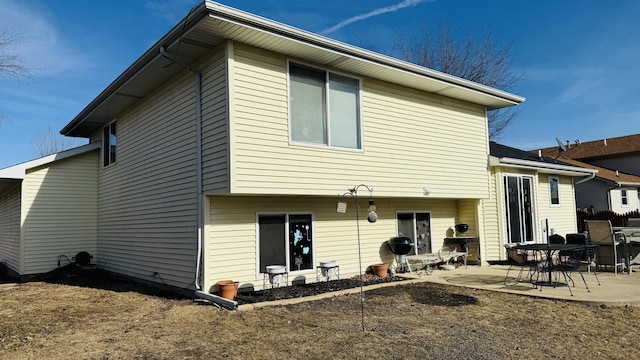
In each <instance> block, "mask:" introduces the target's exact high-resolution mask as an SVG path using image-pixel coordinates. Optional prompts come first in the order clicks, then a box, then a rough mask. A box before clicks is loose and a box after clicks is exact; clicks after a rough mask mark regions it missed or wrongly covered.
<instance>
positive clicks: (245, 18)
mask: <svg viewBox="0 0 640 360" xmlns="http://www.w3.org/2000/svg"><path fill="white" fill-rule="evenodd" d="M206 6H207V8H208V9H209V10H210V11H211V12H212V15H211V16H213V17H215V18H217V19H219V20H221V21H228V22H233V23H236V24H240V25H242V26H245V27H247V26H248V27H253V28H258V29H261V30H262V31H267V32H271V33H273V34H276V35H280V36H284V37H286V38H290V39H293V40H298V41H300V42H302V43H306V44H314V45H316V46H318V47H320V48H322V49H324V50H326V51H334V52H337V53H340V54H342V55H347V56H352V57H354V58H358V59H360V60H364V61H370V62H373V63H376V64H379V65H383V66H389V67H392V68H395V69H402V70H404V71H407V72H409V73H413V74H417V75H421V76H425V77H428V78H431V79H434V80H438V81H442V82H444V83H447V84H451V85H453V86H458V87H461V88H465V89H467V90H471V91H474V92H479V93H482V94H485V95H487V96H491V97H495V98H497V99H502V100H503V101H504V102H505V105H504V106H509V105H517V104H520V103H522V102H524V100H525V98H524V97H521V96H518V95H515V94H512V93H509V92H506V91H502V90H499V89H496V88H493V87H490V86H486V85H483V84H480V83H476V82H473V81H469V80H466V79H463V78H459V77H457V76H453V75H449V74H446V73H443V72H440V71H437V70H433V69H429V68H426V67H423V66H420V65H416V64H413V63H410V62H407V61H403V60H400V59H397V58H394V57H391V56H387V55H383V54H380V53H377V52H374V51H370V50H366V49H362V48H359V47H356V46H352V45H349V44H346V43H343V42H340V41H337V40H333V39H330V38H328V37H325V36H322V35H318V34H314V33H312V32H309V31H305V30H301V29H298V28H295V27H293V26H289V25H286V24H282V23H279V22H277V21H273V20H269V19H266V18H263V17H261V16H257V15H254V14H251V13H248V12H245V11H242V10H238V9H235V8H232V7H228V6H225V5H223V4H220V3H216V2H213V1H206ZM507 104H509V105H507Z"/></svg>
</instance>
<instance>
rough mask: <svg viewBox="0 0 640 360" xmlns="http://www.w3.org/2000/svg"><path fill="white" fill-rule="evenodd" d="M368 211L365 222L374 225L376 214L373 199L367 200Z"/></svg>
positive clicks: (376, 218)
mask: <svg viewBox="0 0 640 360" xmlns="http://www.w3.org/2000/svg"><path fill="white" fill-rule="evenodd" d="M367 210H368V211H369V216H367V220H368V221H369V222H370V223H374V222H376V221H377V220H378V214H376V204H375V203H374V202H373V199H369V206H368V207H367Z"/></svg>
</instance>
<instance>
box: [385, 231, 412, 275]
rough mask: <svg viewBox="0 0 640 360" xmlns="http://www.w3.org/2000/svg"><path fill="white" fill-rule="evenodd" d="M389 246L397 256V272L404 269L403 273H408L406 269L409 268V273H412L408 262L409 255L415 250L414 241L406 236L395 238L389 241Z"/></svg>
mask: <svg viewBox="0 0 640 360" xmlns="http://www.w3.org/2000/svg"><path fill="white" fill-rule="evenodd" d="M387 244H389V249H390V250H391V252H392V253H393V254H394V255H395V256H396V264H398V265H397V267H396V270H400V269H402V271H403V272H404V271H407V269H406V268H405V267H409V271H411V267H410V266H409V262H408V261H407V254H409V253H410V252H411V250H413V240H412V239H411V238H408V237H406V236H394V237H392V238H391V239H389V240H388V241H387Z"/></svg>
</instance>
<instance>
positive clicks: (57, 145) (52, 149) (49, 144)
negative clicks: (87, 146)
mask: <svg viewBox="0 0 640 360" xmlns="http://www.w3.org/2000/svg"><path fill="white" fill-rule="evenodd" d="M80 142H81V141H80V140H77V139H75V140H73V139H70V138H67V137H64V136H62V135H60V134H59V133H57V132H56V131H54V130H53V128H52V127H51V125H49V126H48V127H47V129H46V130H43V131H39V132H37V133H36V134H35V135H34V137H33V148H34V149H35V150H36V152H37V153H38V155H40V156H47V155H51V154H55V153H57V152H60V151H63V150H67V149H70V148H72V147H75V146H78V145H79V143H80Z"/></svg>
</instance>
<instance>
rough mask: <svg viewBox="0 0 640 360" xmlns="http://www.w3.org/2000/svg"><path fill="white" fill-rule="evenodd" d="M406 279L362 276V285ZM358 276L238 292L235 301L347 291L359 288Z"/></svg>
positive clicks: (288, 297) (270, 299)
mask: <svg viewBox="0 0 640 360" xmlns="http://www.w3.org/2000/svg"><path fill="white" fill-rule="evenodd" d="M403 280H406V278H403V277H398V276H387V277H384V278H383V277H379V276H375V275H371V274H363V275H362V285H363V286H367V285H374V284H381V283H389V282H396V281H403ZM360 285H361V282H360V276H359V275H356V276H353V277H351V278H347V279H337V280H330V281H320V282H316V283H309V284H296V285H291V286H282V287H276V288H273V289H265V290H259V291H250V292H238V295H237V296H236V299H235V300H236V301H237V302H238V304H239V305H242V304H255V303H259V302H265V301H275V300H284V299H295V298H301V297H307V296H313V295H319V294H323V293H327V292H333V291H340V290H347V289H353V288H358V287H360Z"/></svg>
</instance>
